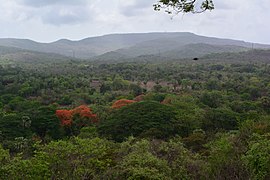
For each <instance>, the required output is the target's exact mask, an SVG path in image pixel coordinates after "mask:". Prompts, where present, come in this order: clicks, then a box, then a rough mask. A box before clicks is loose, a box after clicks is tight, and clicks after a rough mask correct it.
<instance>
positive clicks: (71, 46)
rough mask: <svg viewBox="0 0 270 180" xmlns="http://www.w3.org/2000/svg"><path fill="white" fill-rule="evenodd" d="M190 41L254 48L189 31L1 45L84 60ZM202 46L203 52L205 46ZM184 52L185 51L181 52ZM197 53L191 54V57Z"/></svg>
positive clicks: (165, 49)
mask: <svg viewBox="0 0 270 180" xmlns="http://www.w3.org/2000/svg"><path fill="white" fill-rule="evenodd" d="M191 44H208V45H213V46H219V47H214V48H211V49H212V50H214V49H217V50H218V51H217V52H220V46H231V47H229V48H227V49H226V48H225V49H224V47H222V48H221V49H223V51H226V52H227V50H232V47H233V46H234V47H240V49H239V48H236V49H239V50H243V48H251V47H252V43H248V42H244V41H238V40H230V39H219V38H213V37H204V36H199V35H196V34H193V33H187V32H174V33H133V34H110V35H105V36H99V37H91V38H86V39H83V40H79V41H70V40H67V39H62V40H59V41H56V42H52V43H38V42H35V41H31V40H27V39H10V38H6V39H0V46H6V47H16V48H21V49H26V50H30V51H39V52H44V53H56V54H61V55H64V56H69V57H76V58H82V59H89V58H92V57H96V56H100V55H102V54H104V55H103V57H104V58H105V59H106V58H109V57H110V56H113V58H116V57H117V56H121V57H136V56H141V55H153V54H156V55H160V54H161V53H165V55H166V53H167V54H169V53H170V52H172V53H175V52H177V51H180V52H181V51H184V50H183V49H185V48H186V49H188V46H187V45H191ZM253 46H254V48H263V49H270V45H263V44H253ZM199 49H200V51H202V48H199ZM112 52H114V53H112ZM213 52H216V51H213ZM229 52H231V51H229ZM207 53H208V52H207ZM182 54H185V53H183V52H182ZM198 54H205V53H198ZM195 55H196V54H192V56H195ZM166 56H167V55H166ZM190 56H191V55H190Z"/></svg>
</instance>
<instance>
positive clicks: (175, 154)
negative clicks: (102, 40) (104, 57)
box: [0, 51, 270, 180]
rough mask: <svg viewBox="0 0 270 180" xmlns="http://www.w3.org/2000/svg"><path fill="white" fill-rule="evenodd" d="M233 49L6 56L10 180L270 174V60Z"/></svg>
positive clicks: (3, 98) (1, 168)
mask: <svg viewBox="0 0 270 180" xmlns="http://www.w3.org/2000/svg"><path fill="white" fill-rule="evenodd" d="M248 53H252V54H253V53H258V52H257V51H254V52H248ZM223 56H224V55H223ZM232 56H236V54H233V53H232V54H229V55H228V56H226V58H224V59H222V60H216V59H218V58H219V55H218V54H216V55H212V56H211V57H210V58H209V57H208V59H207V57H205V58H194V59H185V60H170V61H165V62H164V61H162V60H155V59H153V60H149V59H151V58H150V57H140V59H139V60H138V59H137V60H136V61H132V60H130V61H128V62H125V61H121V62H111V63H108V62H102V61H94V60H93V61H87V60H75V59H72V58H70V59H66V60H61V61H54V60H48V59H46V60H44V61H42V60H40V61H12V60H9V59H1V60H0V179H3V180H5V179H34V180H36V179H123V180H124V179H152V180H154V179H157V180H158V179H162V180H163V179H165V180H166V179H175V180H178V179H215V180H217V179H220V180H221V179H224V180H225V179H243V180H246V179H261V180H263V179H270V64H269V61H266V60H262V61H259V60H256V59H245V56H242V55H241V53H240V54H238V56H237V57H238V59H237V60H232V58H233V57H232ZM248 57H253V56H248ZM254 58H255V56H254Z"/></svg>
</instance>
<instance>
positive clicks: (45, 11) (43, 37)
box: [0, 0, 270, 44]
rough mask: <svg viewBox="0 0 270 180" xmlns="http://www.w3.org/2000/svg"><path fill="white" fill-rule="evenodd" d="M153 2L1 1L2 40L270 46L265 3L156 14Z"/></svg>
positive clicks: (246, 0)
mask: <svg viewBox="0 0 270 180" xmlns="http://www.w3.org/2000/svg"><path fill="white" fill-rule="evenodd" d="M155 2H157V0H149V1H145V0H130V1H125V0H112V1H111V2H110V3H108V2H105V1H101V0H91V1H90V0H78V1H76V2H75V1H71V0H69V1H63V0H55V1H42V0H11V1H4V0H0V8H1V9H2V16H1V17H0V26H1V27H4V28H2V30H1V32H0V38H19V39H31V40H34V41H37V42H46V43H47V42H54V41H57V40H59V39H69V40H80V39H84V38H87V37H95V36H102V35H106V34H115V33H121V34H122V33H148V32H191V33H195V34H198V35H202V36H210V37H218V38H226V39H236V40H243V41H246V42H254V43H263V44H270V36H269V35H268V32H269V31H270V25H269V24H267V23H265V22H267V21H268V19H269V18H270V13H269V11H267V7H269V5H270V1H267V0H258V1H256V2H255V1H253V0H239V1H234V0H226V1H224V0H215V1H214V3H215V10H213V11H211V12H205V13H202V14H184V15H182V14H179V15H178V16H174V17H173V18H172V19H171V16H170V15H168V14H166V13H164V12H155V11H154V10H153V7H152V5H153V4H154V3H155Z"/></svg>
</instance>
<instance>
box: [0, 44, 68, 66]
mask: <svg viewBox="0 0 270 180" xmlns="http://www.w3.org/2000/svg"><path fill="white" fill-rule="evenodd" d="M1 59H10V60H13V61H19V62H46V61H66V60H69V59H70V58H69V57H66V56H63V55H59V54H53V53H42V52H37V51H29V50H24V49H20V48H14V47H5V46H0V60H1Z"/></svg>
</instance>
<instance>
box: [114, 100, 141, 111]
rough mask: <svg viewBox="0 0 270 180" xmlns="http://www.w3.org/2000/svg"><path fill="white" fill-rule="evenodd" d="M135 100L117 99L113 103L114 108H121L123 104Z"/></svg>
mask: <svg viewBox="0 0 270 180" xmlns="http://www.w3.org/2000/svg"><path fill="white" fill-rule="evenodd" d="M135 102H136V101H134V100H128V99H120V100H118V101H115V102H114V103H113V105H112V108H113V109H120V108H121V107H123V106H127V105H129V104H132V103H135Z"/></svg>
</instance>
